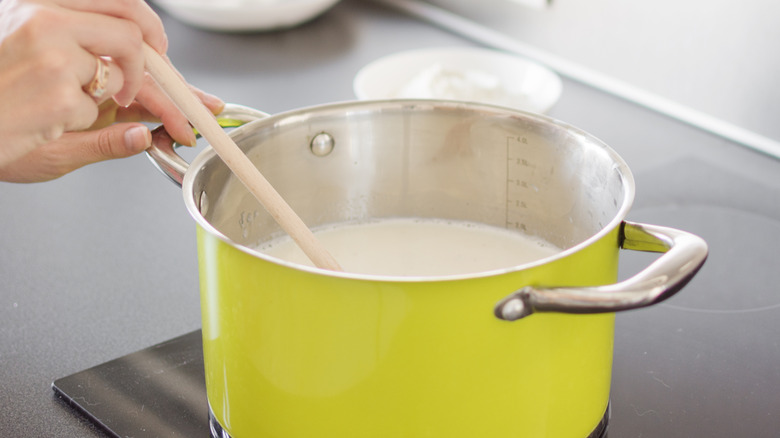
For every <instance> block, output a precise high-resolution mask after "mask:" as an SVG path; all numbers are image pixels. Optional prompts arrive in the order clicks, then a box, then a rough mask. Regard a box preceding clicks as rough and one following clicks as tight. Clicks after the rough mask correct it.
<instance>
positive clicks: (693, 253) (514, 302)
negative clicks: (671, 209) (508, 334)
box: [494, 221, 707, 321]
mask: <svg viewBox="0 0 780 438" xmlns="http://www.w3.org/2000/svg"><path fill="white" fill-rule="evenodd" d="M620 246H621V248H623V249H631V250H635V251H649V252H662V253H665V254H664V255H662V256H661V257H659V258H658V259H657V260H655V261H654V262H653V263H651V264H650V266H648V267H647V268H645V269H644V270H643V271H641V272H639V273H638V274H636V275H634V276H633V277H631V278H629V279H627V280H625V281H622V282H620V283H616V284H611V285H605V286H594V287H581V288H576V287H560V288H544V287H534V286H526V287H524V288H522V289H520V290H518V291H515V292H514V293H512V294H511V295H509V296H507V297H505V298H504V299H502V300H501V301H499V302H498V304H496V307H495V309H494V311H495V315H496V317H497V318H499V319H503V320H506V321H515V320H518V319H520V318H524V317H526V316H528V315H530V314H532V313H534V312H561V313H606V312H617V311H621V310H629V309H637V308H640V307H645V306H650V305H652V304H655V303H659V302H661V301H663V300H665V299H667V298H669V297H671V296H672V295H674V294H675V293H677V291H679V290H680V289H682V288H683V286H685V285H686V284H687V283H688V281H690V280H691V278H693V276H694V275H695V274H696V272H698V270H699V268H701V266H702V265H703V264H704V261H705V260H706V259H707V243H706V242H705V241H704V240H703V239H702V238H700V237H699V236H696V235H694V234H691V233H688V232H685V231H680V230H676V229H673V228H667V227H661V226H657V225H646V224H639V223H634V222H627V221H626V222H623V223H622V224H621V226H620Z"/></svg>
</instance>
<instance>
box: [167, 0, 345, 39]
mask: <svg viewBox="0 0 780 438" xmlns="http://www.w3.org/2000/svg"><path fill="white" fill-rule="evenodd" d="M154 1H155V3H157V4H158V5H159V6H160V7H161V8H162V9H163V10H165V11H166V12H167V13H169V14H170V15H171V16H173V17H175V18H177V19H179V20H181V21H183V22H185V23H187V24H190V25H192V26H196V27H200V28H203V29H209V30H217V31H228V32H251V31H267V30H278V29H286V28H290V27H293V26H297V25H299V24H302V23H304V22H306V21H309V20H311V19H313V18H314V17H316V16H318V15H320V14H322V13H323V12H325V11H326V10H328V9H329V8H330V7H331V6H333V5H335V4H336V3H338V1H339V0H154Z"/></svg>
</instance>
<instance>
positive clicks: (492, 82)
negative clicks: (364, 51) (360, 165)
mask: <svg viewBox="0 0 780 438" xmlns="http://www.w3.org/2000/svg"><path fill="white" fill-rule="evenodd" d="M562 88H563V87H562V84H561V79H560V77H559V76H558V75H557V74H556V73H555V72H553V71H552V70H550V69H548V68H546V67H543V66H541V65H539V64H537V63H534V62H531V61H528V60H526V59H523V58H520V57H517V56H514V55H510V54H508V53H505V52H499V51H496V50H490V49H481V48H470V47H451V48H434V49H420V50H412V51H408V52H401V53H396V54H393V55H389V56H386V57H384V58H380V59H378V60H376V61H374V62H372V63H370V64H368V65H367V66H365V67H363V68H362V69H361V70H360V71H359V72H358V73H357V75H356V76H355V80H354V82H353V89H354V92H355V96H356V97H357V98H358V99H371V100H376V99H402V98H420V99H444V100H458V101H467V102H479V103H488V104H493V105H501V106H506V107H510V108H515V109H521V110H524V111H531V112H536V113H544V112H546V111H548V110H549V109H550V108H552V106H553V105H554V104H555V102H557V101H558V98H559V97H560V95H561V91H562Z"/></svg>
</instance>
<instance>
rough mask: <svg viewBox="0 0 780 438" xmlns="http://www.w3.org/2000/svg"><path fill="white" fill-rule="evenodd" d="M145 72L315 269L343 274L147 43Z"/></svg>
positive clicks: (174, 72) (279, 196) (209, 113)
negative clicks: (291, 239)
mask: <svg viewBox="0 0 780 438" xmlns="http://www.w3.org/2000/svg"><path fill="white" fill-rule="evenodd" d="M144 56H145V61H146V70H147V71H148V72H149V74H150V75H151V76H152V78H154V80H155V81H156V82H157V84H158V85H159V86H160V88H162V89H163V91H165V93H166V94H167V95H168V97H170V98H171V100H172V101H173V102H174V103H175V104H176V106H177V107H179V110H181V112H182V113H184V115H185V116H186V117H187V119H188V120H189V121H190V123H192V126H194V127H195V129H197V130H198V131H199V132H200V133H201V135H202V136H203V137H204V138H205V139H206V140H208V142H209V143H210V144H211V147H212V148H214V150H215V151H216V152H217V155H219V157H220V158H221V159H222V160H223V161H224V162H225V164H227V166H228V167H229V168H230V170H231V171H232V172H233V173H234V174H235V175H236V176H237V177H238V179H239V180H240V181H241V182H242V183H243V184H244V185H245V186H246V187H247V189H249V191H250V192H251V193H252V194H253V195H254V196H255V198H257V200H258V201H260V204H262V206H263V207H264V208H265V209H266V210H267V211H268V213H270V214H271V216H272V217H273V218H274V220H275V221H276V222H277V223H278V224H279V226H280V227H281V228H282V229H283V230H284V231H285V232H287V234H289V235H290V236H291V237H292V238H293V240H294V241H295V243H297V244H298V246H299V247H300V248H301V249H302V250H303V252H304V253H305V254H306V256H307V257H309V259H311V261H312V262H313V263H314V265H315V266H317V267H319V268H323V269H329V270H332V271H341V270H342V269H341V267H340V266H339V264H338V262H336V260H335V259H334V258H333V256H332V255H331V254H330V253H328V251H327V250H326V249H325V248H324V247H323V246H322V244H321V243H320V241H319V240H317V238H316V237H315V236H314V234H313V233H312V232H311V230H310V229H309V228H308V227H307V226H306V224H305V223H304V222H303V221H302V220H301V218H300V217H298V215H297V214H295V212H294V211H293V209H292V208H291V207H290V206H289V205H288V204H287V202H285V200H284V199H283V198H282V197H281V195H279V193H278V192H277V191H276V190H275V189H274V188H273V186H272V185H271V184H270V183H269V182H268V180H267V179H265V177H264V176H263V174H262V173H260V170H258V169H257V167H256V166H255V165H254V164H253V163H252V161H251V160H249V158H248V157H247V156H246V155H244V153H243V152H242V151H241V149H239V147H238V146H237V145H236V143H235V142H234V141H233V139H231V138H230V136H229V135H227V133H226V132H225V131H224V130H223V129H222V128H221V127H220V126H219V123H217V120H216V118H215V117H214V115H213V114H211V112H210V111H209V110H208V109H207V108H206V107H205V106H204V105H203V104H202V103H201V102H200V100H198V98H197V97H196V96H195V95H194V94H193V93H192V91H191V90H190V89H189V88H188V87H187V84H186V83H185V82H184V80H183V79H182V78H181V77H180V76H179V74H178V73H177V72H176V71H174V70H173V68H172V67H171V66H170V65H169V64H168V63H167V62H166V61H165V60H164V59H163V58H162V56H160V54H159V53H157V52H156V51H155V50H154V49H152V48H151V47H150V46H149V45H147V44H144Z"/></svg>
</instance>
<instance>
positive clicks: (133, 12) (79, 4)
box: [52, 0, 168, 53]
mask: <svg viewBox="0 0 780 438" xmlns="http://www.w3.org/2000/svg"><path fill="white" fill-rule="evenodd" d="M52 2H53V3H55V4H57V5H59V6H61V7H64V8H67V9H72V10H75V11H81V12H92V13H95V14H102V15H108V16H112V17H116V18H121V19H124V20H128V21H131V22H133V23H135V24H136V25H137V26H138V28H139V29H140V30H141V33H142V34H143V40H144V41H146V42H147V43H149V45H150V46H152V47H153V48H154V49H155V50H157V52H158V53H165V52H166V51H167V50H168V37H167V36H166V34H165V30H164V29H163V25H162V20H160V17H159V16H157V14H156V13H155V12H154V10H152V8H151V7H150V6H149V5H148V4H147V3H146V2H144V1H142V0H111V1H105V0H103V1H94V0H53V1H52Z"/></svg>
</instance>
